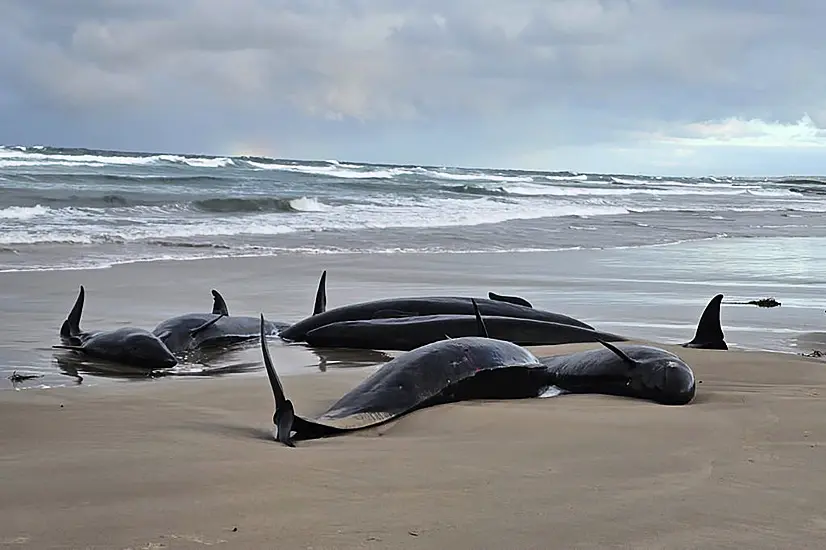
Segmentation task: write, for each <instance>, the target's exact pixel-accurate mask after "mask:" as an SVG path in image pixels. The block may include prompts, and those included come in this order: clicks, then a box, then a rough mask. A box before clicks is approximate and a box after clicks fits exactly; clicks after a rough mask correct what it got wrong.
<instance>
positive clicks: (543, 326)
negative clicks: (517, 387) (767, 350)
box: [304, 294, 727, 351]
mask: <svg viewBox="0 0 826 550" xmlns="http://www.w3.org/2000/svg"><path fill="white" fill-rule="evenodd" d="M722 297H723V295H722V294H718V295H717V296H715V297H714V298H712V299H711V301H710V302H709V304H708V305H707V306H706V309H705V310H704V311H703V314H702V315H701V317H700V321H699V323H698V325H697V330H696V335H695V338H694V340H692V342H690V343H688V344H683V346H685V347H694V348H704V349H727V346H726V343H725V341H724V340H723V330H722V327H721V325H720V301H721V300H722ZM485 325H486V326H487V329H488V331H489V333H490V335H491V337H492V338H495V339H497V340H507V341H508V342H512V343H514V344H519V345H521V346H539V345H555V344H573V343H579V342H598V341H600V340H602V341H604V342H622V341H627V340H631V339H632V338H630V337H627V336H620V335H617V334H611V333H608V332H601V331H597V330H594V329H587V328H583V327H578V326H573V325H566V324H562V323H551V322H548V321H537V320H535V319H523V318H518V317H500V316H487V315H486V316H485ZM477 335H478V330H477V322H476V317H475V316H474V315H421V316H413V317H389V318H382V319H366V320H357V321H339V322H336V323H330V324H328V325H323V326H321V327H318V328H315V329H313V330H311V331H309V332H308V333H307V334H306V335H305V337H304V341H305V342H306V343H307V344H308V345H310V346H314V347H329V348H333V347H338V348H353V349H382V350H400V351H409V350H412V349H416V348H418V347H420V346H423V345H425V344H430V343H432V342H437V341H439V340H446V339H448V338H460V337H463V336H477Z"/></svg>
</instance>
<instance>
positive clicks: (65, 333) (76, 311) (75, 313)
mask: <svg viewBox="0 0 826 550" xmlns="http://www.w3.org/2000/svg"><path fill="white" fill-rule="evenodd" d="M85 299H86V289H85V288H83V285H80V291H79V292H78V294H77V300H75V305H74V306H72V311H70V312H69V316H68V317H66V320H65V321H63V324H62V325H61V327H60V337H61V338H63V339H64V340H71V339H73V338H75V337H77V336H78V335H79V334H80V333H81V330H80V318H81V316H82V315H83V302H84V301H85Z"/></svg>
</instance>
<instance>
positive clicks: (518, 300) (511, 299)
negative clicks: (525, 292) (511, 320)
mask: <svg viewBox="0 0 826 550" xmlns="http://www.w3.org/2000/svg"><path fill="white" fill-rule="evenodd" d="M488 298H490V299H491V300H495V301H497V302H507V303H509V304H515V305H517V306H525V307H529V308H533V305H531V303H530V302H529V301H527V300H526V299H525V298H522V297H520V296H505V295H504V294H496V293H495V292H488Z"/></svg>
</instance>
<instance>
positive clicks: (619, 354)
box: [597, 340, 637, 368]
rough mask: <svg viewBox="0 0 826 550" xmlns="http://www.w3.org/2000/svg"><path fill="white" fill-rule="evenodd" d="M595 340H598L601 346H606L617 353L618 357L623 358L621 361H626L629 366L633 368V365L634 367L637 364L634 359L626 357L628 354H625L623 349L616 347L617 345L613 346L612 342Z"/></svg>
mask: <svg viewBox="0 0 826 550" xmlns="http://www.w3.org/2000/svg"><path fill="white" fill-rule="evenodd" d="M597 341H598V342H599V343H600V344H602V345H603V346H605V347H606V348H608V349H610V350H611V351H613V352H614V353H615V354H616V355H617V357H619V358H620V359H622V360H623V361H624V362H625V363H626V364H627V365H628V366H629V367H631V368H634V367H636V366H637V362H636V361H634V360H633V359H631V358H630V357H628V355H627V354H626V353H625V352H624V351H622V350H621V349H619V348H618V347H617V346H615V345H614V344H609V343H608V342H605V341H604V340H597Z"/></svg>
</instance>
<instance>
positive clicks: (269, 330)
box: [152, 271, 327, 354]
mask: <svg viewBox="0 0 826 550" xmlns="http://www.w3.org/2000/svg"><path fill="white" fill-rule="evenodd" d="M326 282H327V271H324V272H322V274H321V278H320V279H319V282H318V289H317V291H316V297H315V306H314V308H313V315H316V314H318V313H320V312H323V311H324V309H325V308H326V307H327V284H326ZM211 292H212V298H213V301H212V312H211V313H186V314H184V315H178V316H176V317H172V318H171V319H166V320H165V321H162V322H161V323H159V324H158V325H157V326H156V327H155V328H154V329H153V330H152V333H153V334H155V335H156V336H157V337H158V338H160V339H161V340H162V341H163V342H164V343H165V344H166V345H167V347H168V348H169V349H170V350H171V351H172V352H173V353H175V354H185V353H189V352H193V351H196V350H204V349H214V348H222V347H227V346H232V345H234V344H238V343H241V342H247V341H250V340H255V339H257V338H258V337H259V333H260V321H259V319H258V318H257V317H249V316H243V315H230V313H229V307H228V306H227V302H226V300H224V297H223V296H222V295H221V293H220V292H218V291H217V290H215V289H212V291H211ZM288 326H290V324H289V323H284V322H271V321H266V322H265V333H266V334H267V335H276V334H278V333H279V332H281V331H282V330H283V329H285V328H286V327H288Z"/></svg>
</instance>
